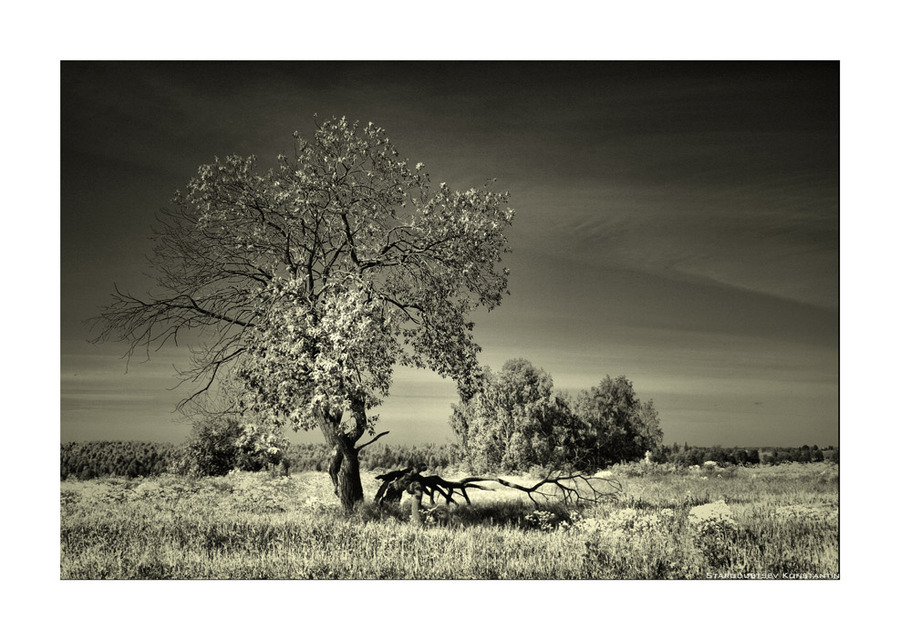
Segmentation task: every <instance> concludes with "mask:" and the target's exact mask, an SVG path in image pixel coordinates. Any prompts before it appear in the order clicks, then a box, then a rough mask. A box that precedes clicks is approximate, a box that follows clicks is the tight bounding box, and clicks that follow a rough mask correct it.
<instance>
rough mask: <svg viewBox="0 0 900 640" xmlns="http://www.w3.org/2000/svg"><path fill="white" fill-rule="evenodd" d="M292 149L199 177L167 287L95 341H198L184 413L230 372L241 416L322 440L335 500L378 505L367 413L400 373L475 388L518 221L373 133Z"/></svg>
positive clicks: (174, 221) (168, 254)
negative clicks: (473, 317) (270, 162)
mask: <svg viewBox="0 0 900 640" xmlns="http://www.w3.org/2000/svg"><path fill="white" fill-rule="evenodd" d="M295 139H296V145H295V150H294V153H293V155H292V156H291V157H286V156H280V157H279V158H278V162H277V164H276V166H275V167H274V168H273V169H270V170H268V171H259V170H257V168H256V162H255V158H253V157H250V158H241V157H237V156H230V157H228V158H226V159H225V160H223V161H220V160H218V159H217V160H215V161H214V162H213V163H212V164H208V165H204V166H202V167H200V170H199V173H198V175H197V177H195V178H194V179H193V180H191V181H190V183H189V184H188V187H187V191H186V192H185V193H179V194H177V196H176V198H175V201H174V204H175V206H174V209H173V210H172V211H167V212H164V214H163V216H162V218H161V225H162V226H161V228H160V229H159V230H157V232H156V239H157V247H156V251H155V254H154V257H153V258H152V259H151V265H150V267H151V270H152V272H153V273H154V274H155V275H156V284H157V287H156V290H155V291H154V292H152V293H150V294H149V295H148V296H146V297H143V298H139V297H134V296H131V295H129V294H126V293H122V292H120V291H118V289H117V290H116V291H117V292H116V295H115V296H114V300H113V303H112V304H111V305H110V306H109V307H108V308H106V309H105V310H104V311H103V313H102V314H101V316H100V318H99V319H98V320H99V324H100V328H101V332H100V336H99V337H98V339H106V338H109V337H112V338H117V339H122V340H125V341H126V342H128V343H129V345H130V346H129V349H128V355H129V356H130V355H131V354H132V353H133V352H134V351H135V349H138V348H146V349H147V352H148V354H149V349H150V348H151V347H152V346H159V345H162V344H165V343H167V342H168V341H170V340H173V341H175V340H177V339H178V338H183V337H186V336H185V334H187V335H188V336H190V337H192V338H198V339H197V340H195V341H194V342H195V348H194V351H193V355H194V358H193V363H192V367H191V368H190V369H189V370H187V371H185V372H184V373H183V379H184V380H185V381H188V382H190V383H193V384H194V385H196V391H194V393H192V394H191V395H190V396H188V398H186V399H185V402H184V403H182V407H184V406H186V405H187V404H189V403H191V402H192V401H194V400H196V399H197V398H198V397H199V396H201V395H202V394H204V393H206V392H207V391H208V390H209V389H210V388H212V387H213V385H214V384H216V383H218V382H220V381H221V380H222V379H223V378H225V379H228V378H230V379H232V380H234V381H236V382H237V385H236V388H237V389H238V390H239V393H237V394H236V395H235V407H234V409H235V410H236V411H237V412H238V413H245V412H250V413H251V414H253V415H255V416H258V417H259V419H261V420H263V421H265V422H266V423H267V424H272V425H277V426H279V427H284V426H290V427H292V428H294V429H304V430H308V429H314V428H315V429H319V430H321V432H322V434H323V435H324V437H325V440H326V441H327V442H328V444H329V445H330V446H331V448H332V460H331V464H330V468H329V472H330V475H331V478H332V481H333V483H334V486H335V493H336V494H337V495H338V496H339V497H340V499H341V502H342V504H343V505H344V506H345V507H346V508H352V507H353V505H354V504H355V503H357V502H359V501H361V500H362V499H363V492H362V483H361V481H360V476H359V449H360V448H361V447H363V446H366V445H365V444H363V445H358V444H357V443H358V442H359V440H360V439H361V438H362V436H363V435H364V434H365V433H367V432H368V433H370V434H374V430H373V425H372V422H373V419H372V416H371V415H370V412H371V410H372V409H374V408H375V407H377V406H378V405H379V404H380V403H381V402H382V401H383V399H384V397H385V396H386V395H387V394H388V391H389V389H390V385H391V380H392V372H393V368H394V366H395V365H398V364H400V365H408V366H415V367H425V368H430V369H432V370H434V371H436V372H437V373H439V374H440V375H442V376H449V377H451V378H453V379H454V380H456V381H457V383H458V384H459V387H460V392H461V394H462V395H463V396H467V395H470V394H471V393H472V391H471V389H472V385H473V380H474V377H475V375H476V374H477V369H478V368H477V360H476V354H477V352H478V346H477V345H476V343H475V341H474V339H473V335H472V329H473V324H472V323H471V322H470V321H469V320H468V317H469V314H470V312H471V311H472V310H473V309H475V308H476V307H485V308H487V309H491V308H493V307H495V306H496V305H498V304H499V303H500V301H501V299H502V296H503V294H504V293H506V292H507V276H508V271H507V270H506V269H500V268H499V262H500V258H501V255H502V254H503V253H504V252H505V251H506V250H507V240H506V236H505V231H506V228H507V226H508V225H509V224H510V223H511V222H512V219H513V212H512V210H511V209H508V208H507V207H506V206H505V205H506V203H507V201H508V196H507V195H506V194H496V193H492V192H490V191H488V190H486V189H480V190H479V189H469V190H468V191H465V192H462V193H461V192H459V191H452V190H451V189H450V188H449V187H448V186H447V185H446V184H444V183H441V184H440V185H439V186H438V187H437V188H433V187H432V186H431V182H430V180H429V176H428V174H427V173H425V172H424V170H423V165H422V164H421V163H420V164H417V165H415V167H411V166H410V165H409V163H408V162H407V161H406V160H403V159H401V158H400V157H399V155H398V153H397V151H396V149H395V148H394V146H393V145H392V144H391V142H390V140H389V139H388V138H387V136H386V135H385V132H384V131H383V130H382V129H381V128H379V127H376V126H375V125H373V124H372V123H369V124H368V125H366V126H361V125H359V123H352V124H351V123H349V122H348V121H347V120H346V119H343V118H342V119H340V120H331V121H328V122H325V123H323V124H322V125H321V126H319V127H318V129H317V131H316V132H315V135H314V136H313V138H312V139H310V140H305V139H303V138H302V137H301V136H300V135H299V134H295ZM192 334H193V335H192ZM197 334H200V335H199V336H198V335H197ZM366 444H368V443H366Z"/></svg>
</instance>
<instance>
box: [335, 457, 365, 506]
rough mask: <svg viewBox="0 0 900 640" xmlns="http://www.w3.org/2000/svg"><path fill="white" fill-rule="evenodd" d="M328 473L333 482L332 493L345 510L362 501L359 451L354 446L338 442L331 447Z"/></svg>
mask: <svg viewBox="0 0 900 640" xmlns="http://www.w3.org/2000/svg"><path fill="white" fill-rule="evenodd" d="M331 455H332V457H331V464H330V465H329V468H328V473H329V474H330V475H331V482H332V483H333V484H334V494H335V495H336V496H337V497H338V498H340V499H341V505H342V506H343V507H344V509H346V510H348V511H349V510H352V509H353V508H354V507H355V506H356V504H357V503H359V502H362V501H363V488H362V480H361V479H360V476H359V451H358V450H357V449H356V447H355V446H353V445H352V444H350V445H349V446H343V445H342V444H338V445H336V446H335V448H334V449H332V454H331Z"/></svg>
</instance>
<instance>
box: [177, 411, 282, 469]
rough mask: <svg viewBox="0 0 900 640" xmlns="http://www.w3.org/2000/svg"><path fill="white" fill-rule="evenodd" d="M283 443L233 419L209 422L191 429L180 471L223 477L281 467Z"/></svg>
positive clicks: (278, 437) (267, 433)
mask: <svg viewBox="0 0 900 640" xmlns="http://www.w3.org/2000/svg"><path fill="white" fill-rule="evenodd" d="M284 444H285V443H284V440H283V438H281V437H280V436H278V435H277V434H273V433H271V432H267V431H265V430H263V429H261V428H259V427H258V426H256V425H254V424H252V423H250V424H241V423H239V422H238V421H237V420H235V419H234V418H224V419H222V418H212V419H208V420H204V421H202V422H199V423H197V424H196V425H194V429H193V431H192V433H191V436H190V438H189V440H188V444H187V448H186V455H185V461H184V464H183V469H182V470H183V471H185V472H187V473H191V474H193V475H201V476H224V475H225V474H227V473H228V472H229V471H231V470H232V469H237V470H240V471H261V470H262V469H265V468H267V467H269V468H271V467H273V466H277V465H279V464H281V462H282V460H283V459H284Z"/></svg>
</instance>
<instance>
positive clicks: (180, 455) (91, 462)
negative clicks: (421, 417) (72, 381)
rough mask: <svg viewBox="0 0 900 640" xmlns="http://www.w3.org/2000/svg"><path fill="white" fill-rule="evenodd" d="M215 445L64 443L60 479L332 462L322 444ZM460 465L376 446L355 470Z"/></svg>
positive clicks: (452, 454) (436, 451)
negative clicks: (271, 452) (264, 451)
mask: <svg viewBox="0 0 900 640" xmlns="http://www.w3.org/2000/svg"><path fill="white" fill-rule="evenodd" d="M219 443H220V444H221V447H220V448H218V449H216V448H213V446H212V445H209V446H207V447H206V448H205V449H202V450H200V452H199V453H200V455H198V450H197V448H194V449H193V450H192V449H191V443H190V442H186V443H182V444H174V443H164V442H67V443H64V444H62V445H61V446H60V479H61V480H67V479H78V480H90V479H93V478H103V477H107V476H121V477H127V478H136V477H147V476H156V475H160V474H162V473H174V474H179V475H197V476H206V475H211V476H215V475H225V474H227V473H228V472H229V471H231V470H232V469H236V470H239V471H265V470H270V471H273V472H276V473H279V474H287V473H290V472H292V471H297V472H300V471H327V470H328V463H329V461H330V460H331V449H330V448H329V447H328V445H326V444H324V443H316V444H297V443H287V444H285V446H284V449H283V451H281V452H280V455H278V456H272V458H269V459H268V460H266V459H264V458H262V457H260V456H254V455H248V454H247V452H246V451H241V448H240V447H236V446H234V445H233V444H232V443H229V442H228V441H227V440H220V441H219ZM195 447H196V445H195ZM461 461H462V456H461V455H460V451H459V447H457V446H456V445H453V444H444V445H436V444H423V445H387V444H384V445H383V444H381V443H376V444H374V445H372V446H371V447H367V448H365V449H363V451H361V452H360V466H361V468H362V469H363V470H365V471H373V470H376V469H380V470H383V469H396V468H403V467H407V466H417V467H419V468H424V469H430V470H433V471H435V472H440V471H441V470H443V469H446V468H448V467H451V466H457V465H459V464H460V463H461Z"/></svg>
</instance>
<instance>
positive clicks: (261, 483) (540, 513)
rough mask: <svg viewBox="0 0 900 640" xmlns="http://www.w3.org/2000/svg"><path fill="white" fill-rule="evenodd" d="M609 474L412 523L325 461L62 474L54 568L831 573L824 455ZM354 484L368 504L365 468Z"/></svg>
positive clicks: (834, 542) (232, 574)
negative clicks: (575, 498) (540, 496)
mask: <svg viewBox="0 0 900 640" xmlns="http://www.w3.org/2000/svg"><path fill="white" fill-rule="evenodd" d="M613 473H614V474H615V477H616V478H618V479H619V480H621V481H622V483H623V485H624V492H623V493H622V494H621V495H620V496H619V497H617V498H615V499H611V500H609V501H608V502H606V503H604V504H602V505H600V506H595V507H592V508H590V509H585V510H573V509H568V510H566V509H563V508H562V507H561V506H559V505H557V504H554V503H548V504H547V505H545V506H541V507H539V508H536V507H535V505H534V504H532V503H531V502H530V501H529V500H528V498H527V497H524V496H523V494H521V493H519V492H516V491H514V490H510V489H505V488H498V490H497V491H493V492H471V493H472V494H473V495H472V500H473V504H472V506H470V507H465V506H463V507H459V508H451V509H445V508H439V509H437V510H435V511H434V512H432V513H431V514H429V517H427V519H426V524H425V526H424V527H422V528H418V529H417V528H414V527H412V526H411V525H410V524H409V505H408V503H407V502H406V501H405V500H404V502H403V503H402V504H401V505H400V507H399V508H392V509H389V510H383V509H378V508H376V507H375V506H374V505H372V504H371V503H368V504H366V505H364V506H363V507H362V508H360V509H359V510H358V512H357V513H355V514H353V515H351V516H346V515H344V514H343V513H342V512H341V510H340V508H339V506H338V504H337V499H336V498H335V497H334V495H333V493H332V491H331V487H330V480H329V479H328V476H327V474H324V473H316V472H304V473H299V474H295V475H293V476H291V477H287V478H272V477H270V476H269V475H267V474H265V473H259V474H249V473H234V474H231V475H229V476H227V477H224V478H204V479H190V478H184V477H177V476H163V477H158V478H148V479H143V480H142V479H136V480H125V479H105V480H89V481H65V482H62V483H61V493H60V503H61V525H60V538H61V563H60V565H61V566H60V572H61V577H62V578H63V579H96V578H113V579H160V578H163V579H166V578H172V579H226V578H228V579H263V578H274V579H310V578H339V579H596V578H629V579H631V578H636V579H645V578H650V579H658V578H691V579H695V578H710V577H719V576H725V577H733V576H735V575H746V574H753V575H754V576H757V577H773V578H784V577H814V576H815V577H822V576H829V577H830V576H834V577H836V575H837V573H838V571H839V567H838V519H837V504H838V471H837V467H836V466H834V465H832V464H830V463H815V464H804V465H801V464H792V465H783V466H776V467H759V468H731V469H726V470H715V469H714V470H706V471H698V470H693V471H690V470H676V469H671V468H665V467H658V466H654V465H633V466H631V467H626V468H621V469H617V470H614V471H613ZM445 477H448V478H455V477H456V476H455V475H453V474H449V473H448V474H445ZM510 479H513V480H515V479H514V478H510ZM519 480H520V481H522V482H527V480H528V479H522V478H520V479H519ZM363 484H364V487H365V490H366V496H367V497H368V498H369V499H370V500H371V498H372V496H374V494H375V490H376V489H377V485H378V481H376V480H375V479H374V473H366V474H364V476H363Z"/></svg>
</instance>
